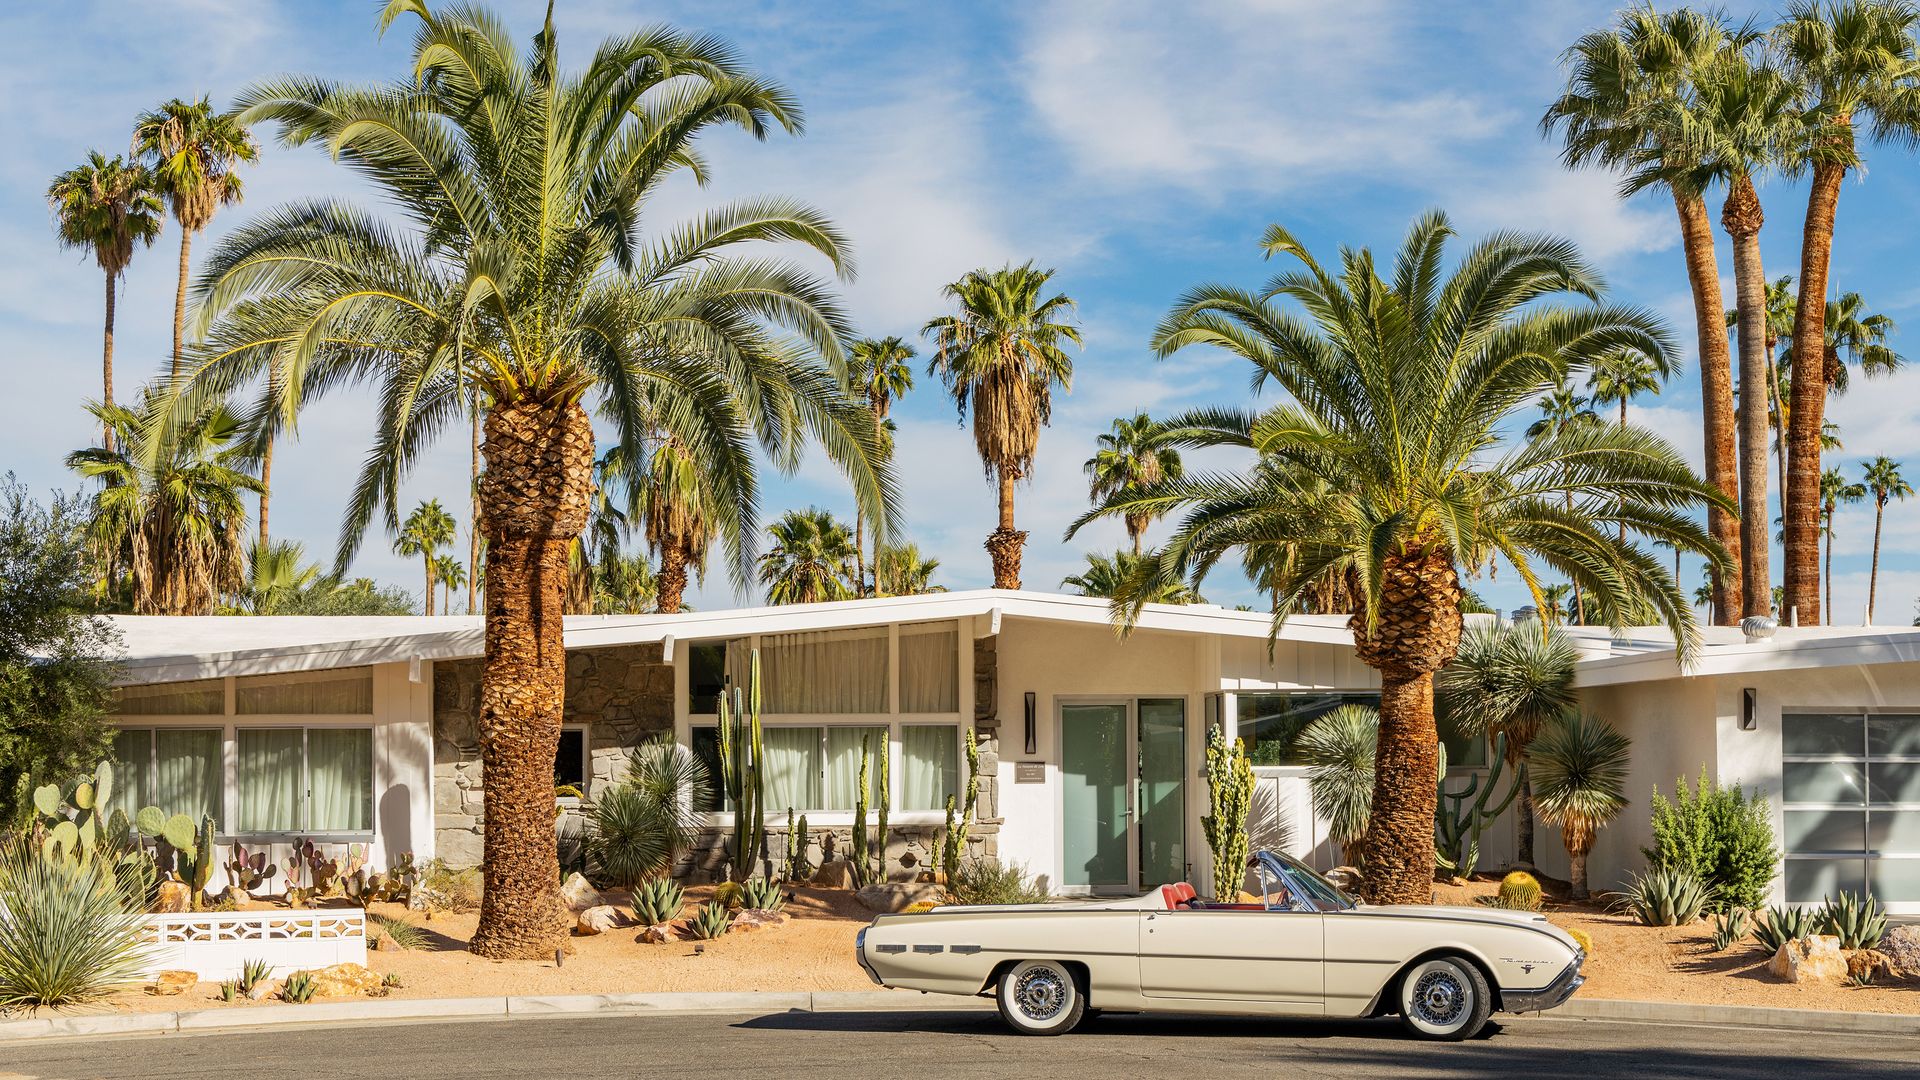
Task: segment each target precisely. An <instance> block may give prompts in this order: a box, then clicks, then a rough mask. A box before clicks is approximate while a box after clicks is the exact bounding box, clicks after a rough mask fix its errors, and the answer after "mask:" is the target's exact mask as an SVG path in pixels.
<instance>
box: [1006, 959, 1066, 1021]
mask: <svg viewBox="0 0 1920 1080" xmlns="http://www.w3.org/2000/svg"><path fill="white" fill-rule="evenodd" d="M994 1000H995V1001H996V1002H997V1003H998V1004H999V1006H1000V1018H1001V1019H1002V1020H1005V1021H1006V1022H1007V1026H1008V1027H1010V1028H1012V1029H1013V1030H1015V1031H1017V1032H1019V1033H1020V1034H1022V1035H1064V1034H1066V1033H1067V1032H1069V1031H1072V1030H1073V1029H1074V1027H1075V1026H1077V1025H1078V1024H1079V1023H1080V1020H1081V1017H1083V1016H1084V1015H1085V1014H1086V1011H1087V995H1086V994H1085V992H1084V991H1083V990H1082V989H1081V987H1080V982H1079V980H1078V979H1076V978H1074V975H1073V972H1072V971H1070V970H1068V969H1067V966H1066V965H1065V964H1062V963H1060V962H1058V961H1056V960H1022V961H1020V962H1019V963H1017V964H1015V965H1013V966H1012V967H1010V968H1008V969H1007V970H1006V971H1005V973H1003V974H1002V975H1001V976H1000V985H999V987H998V989H997V990H996V991H995V993H994Z"/></svg>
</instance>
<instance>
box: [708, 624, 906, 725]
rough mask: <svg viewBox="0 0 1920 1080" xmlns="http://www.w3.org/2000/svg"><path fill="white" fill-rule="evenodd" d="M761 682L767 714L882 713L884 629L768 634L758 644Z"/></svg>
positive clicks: (730, 661)
mask: <svg viewBox="0 0 1920 1080" xmlns="http://www.w3.org/2000/svg"><path fill="white" fill-rule="evenodd" d="M743 651H744V649H732V650H729V652H730V654H731V653H737V652H743ZM728 666H729V667H730V668H731V667H733V666H734V665H733V656H732V655H729V656H728ZM760 679H761V692H762V694H763V695H764V697H763V707H764V710H765V711H766V712H770V713H883V712H886V711H887V629H886V627H865V628H862V629H859V630H834V631H822V632H808V633H795V634H767V635H765V636H763V637H761V639H760Z"/></svg>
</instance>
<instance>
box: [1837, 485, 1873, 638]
mask: <svg viewBox="0 0 1920 1080" xmlns="http://www.w3.org/2000/svg"><path fill="white" fill-rule="evenodd" d="M1886 513H1887V500H1885V499H1875V500H1873V569H1872V570H1870V571H1869V572H1868V574H1867V625H1868V626H1872V625H1873V600H1874V597H1876V596H1878V595H1879V593H1880V522H1881V519H1882V518H1884V517H1885V516H1886ZM1827 546H1828V547H1829V548H1831V547H1832V546H1833V541H1831V540H1829V541H1827ZM1829 599H1831V591H1829Z"/></svg>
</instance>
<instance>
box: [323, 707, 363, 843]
mask: <svg viewBox="0 0 1920 1080" xmlns="http://www.w3.org/2000/svg"><path fill="white" fill-rule="evenodd" d="M307 788H308V802H309V808H308V812H307V831H309V832H321V833H357V832H372V831H373V731H372V729H370V728H309V729H308V730H307Z"/></svg>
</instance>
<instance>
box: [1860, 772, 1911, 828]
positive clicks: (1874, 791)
mask: <svg viewBox="0 0 1920 1080" xmlns="http://www.w3.org/2000/svg"><path fill="white" fill-rule="evenodd" d="M1867 780H1868V784H1867V791H1868V793H1869V796H1870V797H1871V798H1872V800H1873V801H1874V802H1876V803H1920V761H1874V762H1869V763H1868V764H1867ZM1915 814H1916V816H1920V811H1915Z"/></svg>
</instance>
